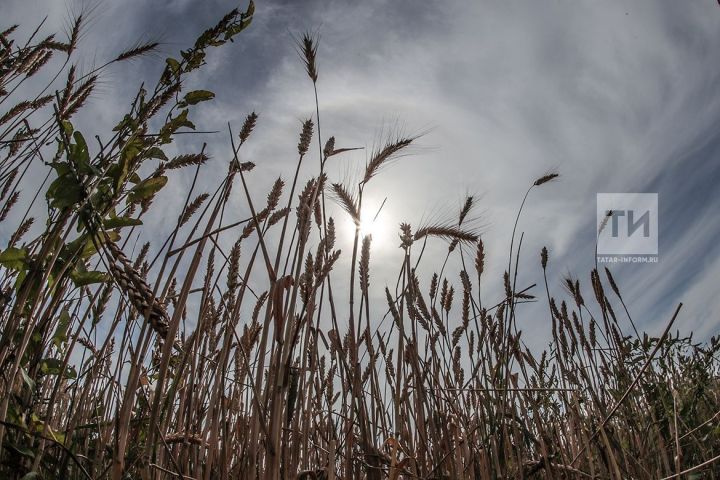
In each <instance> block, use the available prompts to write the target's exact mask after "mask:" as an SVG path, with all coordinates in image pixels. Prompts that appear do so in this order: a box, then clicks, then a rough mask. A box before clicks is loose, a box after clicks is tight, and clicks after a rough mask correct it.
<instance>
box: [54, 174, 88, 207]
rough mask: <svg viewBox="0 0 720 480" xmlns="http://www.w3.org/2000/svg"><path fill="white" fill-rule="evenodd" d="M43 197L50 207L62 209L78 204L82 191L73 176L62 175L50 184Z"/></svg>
mask: <svg viewBox="0 0 720 480" xmlns="http://www.w3.org/2000/svg"><path fill="white" fill-rule="evenodd" d="M45 195H46V197H47V199H48V200H49V201H50V206H51V207H54V208H58V209H63V208H68V207H71V206H73V205H75V204H76V203H78V202H80V200H81V199H82V196H83V189H82V186H81V185H80V184H79V183H78V181H77V180H76V179H75V177H74V176H70V175H63V176H60V177H58V178H56V179H55V181H54V182H53V183H51V184H50V186H49V187H48V189H47V192H46V194H45Z"/></svg>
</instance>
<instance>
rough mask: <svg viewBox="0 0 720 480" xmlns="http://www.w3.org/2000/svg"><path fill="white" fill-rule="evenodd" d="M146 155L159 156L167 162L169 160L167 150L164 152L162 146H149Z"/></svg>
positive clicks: (150, 156)
mask: <svg viewBox="0 0 720 480" xmlns="http://www.w3.org/2000/svg"><path fill="white" fill-rule="evenodd" d="M145 156H146V157H147V158H159V159H160V160H164V161H166V162H167V160H168V157H167V155H165V152H163V151H162V149H160V147H152V148H149V149H148V150H147V151H146V152H145Z"/></svg>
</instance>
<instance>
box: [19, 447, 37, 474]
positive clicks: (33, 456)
mask: <svg viewBox="0 0 720 480" xmlns="http://www.w3.org/2000/svg"><path fill="white" fill-rule="evenodd" d="M29 452H30V454H31V455H30V458H35V454H33V453H32V450H29ZM35 478H40V474H39V473H38V472H28V473H26V474H25V475H23V477H22V478H21V479H20V480H33V479H35Z"/></svg>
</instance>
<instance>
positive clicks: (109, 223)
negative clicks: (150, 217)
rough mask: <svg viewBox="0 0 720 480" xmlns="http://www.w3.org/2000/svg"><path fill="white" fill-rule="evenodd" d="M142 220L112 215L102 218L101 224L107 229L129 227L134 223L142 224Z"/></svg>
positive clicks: (134, 224)
mask: <svg viewBox="0 0 720 480" xmlns="http://www.w3.org/2000/svg"><path fill="white" fill-rule="evenodd" d="M142 224H143V222H142V220H140V219H138V218H130V217H112V218H106V219H105V220H103V226H104V227H105V228H107V229H112V228H122V227H131V226H136V225H142Z"/></svg>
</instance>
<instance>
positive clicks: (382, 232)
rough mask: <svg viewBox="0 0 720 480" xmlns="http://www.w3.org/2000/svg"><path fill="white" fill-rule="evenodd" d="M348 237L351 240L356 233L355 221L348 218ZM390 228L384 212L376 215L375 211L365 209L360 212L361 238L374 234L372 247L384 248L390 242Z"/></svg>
mask: <svg viewBox="0 0 720 480" xmlns="http://www.w3.org/2000/svg"><path fill="white" fill-rule="evenodd" d="M345 230H346V232H347V236H348V238H350V239H351V240H352V239H353V238H354V235H355V222H353V221H352V220H351V219H348V220H347V222H346V228H345ZM389 233H390V232H389V228H388V225H387V220H386V219H385V218H384V216H383V214H382V212H381V213H380V214H378V215H376V214H375V213H374V212H370V211H364V212H362V213H361V214H360V240H362V239H363V238H365V237H366V236H368V235H371V236H372V244H371V245H372V248H373V250H374V249H377V248H384V247H386V246H387V244H388V243H389V240H390V239H389V236H390V235H389Z"/></svg>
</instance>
